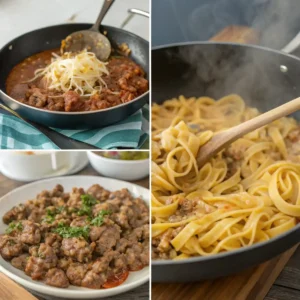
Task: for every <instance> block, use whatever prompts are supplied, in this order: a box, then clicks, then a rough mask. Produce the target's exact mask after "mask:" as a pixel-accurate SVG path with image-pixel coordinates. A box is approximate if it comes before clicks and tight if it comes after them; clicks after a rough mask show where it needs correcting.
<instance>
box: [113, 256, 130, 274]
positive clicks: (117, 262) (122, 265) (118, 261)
mask: <svg viewBox="0 0 300 300" xmlns="http://www.w3.org/2000/svg"><path fill="white" fill-rule="evenodd" d="M110 267H111V268H112V269H113V270H114V273H119V272H121V271H122V270H127V260H126V256H125V255H124V254H123V253H122V254H119V253H117V252H116V254H115V255H114V258H113V260H112V262H111V263H110Z"/></svg>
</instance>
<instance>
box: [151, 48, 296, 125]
mask: <svg viewBox="0 0 300 300" xmlns="http://www.w3.org/2000/svg"><path fill="white" fill-rule="evenodd" d="M283 66H284V67H286V68H287V71H286V72H284V71H282V70H283V69H285V68H284V67H283ZM230 93H237V94H239V95H241V96H242V97H243V98H244V100H245V101H246V103H247V105H250V106H252V107H257V108H258V109H259V110H260V111H266V110H269V109H271V108H274V107H276V106H278V105H280V104H283V103H284V102H286V101H288V100H292V99H294V98H296V97H299V96H300V60H299V59H297V58H295V57H292V56H289V55H286V54H283V53H281V52H277V51H272V50H268V49H263V48H259V47H254V46H253V47H252V46H243V45H234V44H213V43H197V44H188V45H180V46H171V47H165V48H158V49H154V50H153V51H152V101H153V102H157V103H162V102H163V101H164V100H166V99H170V98H172V97H177V96H179V95H185V96H187V97H189V96H210V97H213V98H216V99H218V98H220V97H222V96H225V95H227V94H230ZM296 117H297V118H298V119H300V113H299V112H298V113H297V114H296Z"/></svg>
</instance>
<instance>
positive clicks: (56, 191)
mask: <svg viewBox="0 0 300 300" xmlns="http://www.w3.org/2000/svg"><path fill="white" fill-rule="evenodd" d="M63 193H64V187H63V186H62V185H61V184H57V185H56V186H55V188H54V189H53V190H52V193H51V196H52V197H61V196H62V195H63Z"/></svg>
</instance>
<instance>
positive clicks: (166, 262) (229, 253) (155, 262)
mask: <svg viewBox="0 0 300 300" xmlns="http://www.w3.org/2000/svg"><path fill="white" fill-rule="evenodd" d="M299 229H300V223H298V224H297V225H296V226H295V227H293V228H292V229H290V230H288V231H286V232H283V233H281V234H279V235H277V236H276V237H272V238H270V239H269V240H267V241H263V242H259V243H255V244H252V245H251V246H246V247H241V248H239V249H236V250H231V251H226V252H221V253H217V254H213V255H208V256H196V257H191V258H185V259H180V260H167V259H161V260H153V259H152V262H151V264H152V265H154V266H165V265H181V264H189V263H198V262H202V261H206V262H207V261H214V260H218V259H224V258H229V257H232V256H235V255H238V254H241V253H243V252H250V251H251V250H257V249H259V248H263V247H264V246H265V245H267V244H271V243H272V242H274V241H278V240H281V239H285V237H286V236H288V235H290V234H294V233H295V232H296V231H298V230H299ZM297 243H298V242H297V241H296V242H295V245H296V244H297Z"/></svg>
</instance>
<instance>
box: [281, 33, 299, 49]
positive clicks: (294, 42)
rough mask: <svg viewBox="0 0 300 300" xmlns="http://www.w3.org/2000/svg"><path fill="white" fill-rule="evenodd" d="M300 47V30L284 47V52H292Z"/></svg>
mask: <svg viewBox="0 0 300 300" xmlns="http://www.w3.org/2000/svg"><path fill="white" fill-rule="evenodd" d="M299 48H300V32H299V33H298V34H297V35H296V36H295V37H294V38H293V39H292V40H291V41H290V42H289V43H288V44H287V45H286V46H285V47H284V48H282V49H281V51H282V52H285V53H288V54H291V53H292V52H294V51H295V50H297V49H299Z"/></svg>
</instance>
